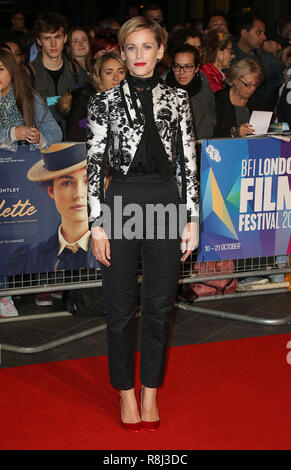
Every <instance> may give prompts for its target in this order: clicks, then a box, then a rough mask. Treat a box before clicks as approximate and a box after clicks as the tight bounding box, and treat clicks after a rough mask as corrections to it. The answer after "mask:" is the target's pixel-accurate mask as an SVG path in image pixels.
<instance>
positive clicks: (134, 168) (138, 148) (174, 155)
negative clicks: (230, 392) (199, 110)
mask: <svg viewBox="0 0 291 470" xmlns="http://www.w3.org/2000/svg"><path fill="white" fill-rule="evenodd" d="M164 43H165V41H164V31H163V29H162V28H161V26H160V25H159V24H157V23H156V22H151V21H148V20H146V19H145V18H143V17H136V18H132V19H130V20H129V21H127V22H126V23H125V24H124V25H123V26H122V27H121V29H120V31H119V44H120V48H121V55H122V58H123V59H124V60H125V62H126V65H127V69H128V73H127V75H126V78H125V79H124V80H123V81H122V82H121V83H120V84H119V85H118V86H116V87H115V88H112V89H111V90H109V91H106V92H103V93H97V94H95V95H94V96H93V97H91V99H90V102H89V105H88V128H87V173H88V216H89V225H90V228H91V230H92V251H93V254H94V255H95V257H96V259H97V260H98V261H99V262H100V263H101V265H102V275H103V287H104V298H105V306H106V316H107V336H108V363H109V374H110V381H111V384H112V386H113V387H114V388H116V389H118V390H120V405H121V422H122V426H123V428H125V429H127V430H128V431H132V432H138V431H139V430H140V429H141V427H143V428H144V429H147V430H149V431H155V430H156V429H157V428H158V426H159V424H160V420H159V412H158V407H157V401H156V398H157V389H158V387H160V386H161V385H162V383H163V379H164V372H165V364H166V356H167V333H168V326H169V320H170V314H171V312H172V309H173V305H174V300H175V295H176V290H177V286H178V279H179V272H180V261H181V260H182V261H185V260H186V259H187V257H188V256H189V255H190V253H191V252H192V250H193V249H194V248H195V247H196V246H197V244H198V211H199V202H198V184H197V174H196V156H195V141H194V132H193V126H192V117H191V107H190V103H189V98H188V94H187V92H185V91H184V90H178V89H175V88H170V87H168V86H167V85H161V84H160V83H159V80H158V76H157V73H156V70H155V67H156V64H157V61H158V60H160V59H161V58H162V57H163V52H164ZM107 164H109V167H110V183H109V186H108V189H107V191H106V197H105V199H104V190H105V177H106V167H107ZM121 200H122V204H121V203H120V201H121ZM130 204H131V205H130ZM133 204H134V206H133ZM157 204H160V205H161V204H162V207H164V208H166V206H168V205H171V208H173V207H174V208H175V209H176V211H178V209H179V207H181V206H182V207H184V209H185V211H184V212H185V218H184V221H185V222H184V229H183V230H182V233H181V238H182V244H181V239H180V237H179V234H178V236H175V237H173V236H172V235H171V233H173V232H172V230H173V226H174V225H175V224H177V218H175V217H172V216H171V215H169V217H165V220H166V222H165V224H164V226H163V227H164V228H165V235H166V236H163V234H162V235H161V227H162V224H163V220H162V218H164V217H159V215H158V220H157V222H154V223H153V224H152V225H151V224H150V220H149V217H146V215H147V214H146V211H147V209H148V208H149V207H153V206H154V205H157ZM108 207H109V208H110V211H111V212H110V217H109V215H108V214H109V211H108ZM137 207H138V208H139V211H137ZM160 207H161V206H160ZM133 208H134V209H133ZM130 209H133V210H134V211H135V215H136V214H137V212H138V213H139V215H140V214H141V216H140V218H139V222H138V223H137V224H136V220H137V217H135V218H134V222H135V231H134V232H135V236H134V237H132V236H131V234H128V233H127V232H128V228H129V226H131V227H133V225H134V224H133V223H132V218H131V217H132V212H130ZM164 212H166V211H164ZM174 212H175V211H174ZM174 212H172V214H173V213H174ZM169 214H170V211H169ZM163 215H164V214H163ZM186 216H187V219H186ZM109 219H110V220H109ZM110 223H111V236H110V234H109V233H107V232H109V230H108V228H107V227H109V226H110ZM136 225H138V227H137V226H136ZM149 225H150V227H149ZM120 227H122V228H123V229H120ZM106 230H107V232H106ZM152 231H154V232H155V236H154V237H153V236H152ZM148 233H149V234H150V235H149V236H147V235H148ZM181 251H182V257H181ZM140 258H141V262H142V296H141V309H142V321H141V341H140V353H141V359H140V380H141V383H142V385H143V386H142V388H141V393H140V401H141V410H140V411H139V408H138V403H137V400H136V395H135V388H134V323H135V322H134V320H135V314H136V302H137V287H138V267H139V259H140Z"/></svg>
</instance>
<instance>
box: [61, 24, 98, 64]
mask: <svg viewBox="0 0 291 470" xmlns="http://www.w3.org/2000/svg"><path fill="white" fill-rule="evenodd" d="M67 54H68V57H69V59H71V60H72V61H76V62H78V64H79V65H80V66H81V67H83V69H85V70H86V71H87V72H88V73H91V69H92V59H91V38H90V35H89V33H87V31H85V29H83V28H81V27H80V26H74V27H73V28H71V29H70V31H69V32H68V40H67Z"/></svg>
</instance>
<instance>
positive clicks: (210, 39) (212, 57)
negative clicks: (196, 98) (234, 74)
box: [201, 30, 234, 93]
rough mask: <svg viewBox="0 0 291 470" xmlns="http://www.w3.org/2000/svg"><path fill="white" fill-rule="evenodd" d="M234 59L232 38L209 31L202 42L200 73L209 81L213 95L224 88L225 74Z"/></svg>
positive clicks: (228, 35)
mask: <svg viewBox="0 0 291 470" xmlns="http://www.w3.org/2000/svg"><path fill="white" fill-rule="evenodd" d="M233 58H234V53H233V50H232V36H231V35H230V34H223V33H221V32H219V31H216V30H211V31H209V32H208V33H207V34H206V35H205V37H204V42H203V64H204V65H203V66H202V67H201V70H202V72H203V73H204V74H205V75H206V77H207V78H208V81H209V85H210V88H211V89H212V91H213V93H216V92H217V91H219V90H222V89H223V88H225V79H226V73H225V71H227V70H228V69H229V67H230V63H231V61H232V59H233Z"/></svg>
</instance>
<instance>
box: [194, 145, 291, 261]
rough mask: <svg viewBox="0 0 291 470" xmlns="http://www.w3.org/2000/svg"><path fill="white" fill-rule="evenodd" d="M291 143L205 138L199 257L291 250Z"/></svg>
mask: <svg viewBox="0 0 291 470" xmlns="http://www.w3.org/2000/svg"><path fill="white" fill-rule="evenodd" d="M290 188H291V143H290V142H284V141H283V140H279V139H276V138H271V137H270V138H248V139H233V140H232V139H228V140H224V139H217V140H208V141H203V144H202V151H201V203H200V204H201V205H200V207H201V217H200V247H199V255H198V259H199V261H207V260H220V259H222V260H223V259H240V258H253V257H262V256H272V255H285V254H290V253H291V192H290Z"/></svg>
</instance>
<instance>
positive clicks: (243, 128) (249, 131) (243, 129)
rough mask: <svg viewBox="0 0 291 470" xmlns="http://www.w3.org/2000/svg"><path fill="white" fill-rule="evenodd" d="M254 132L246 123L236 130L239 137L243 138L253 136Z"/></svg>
mask: <svg viewBox="0 0 291 470" xmlns="http://www.w3.org/2000/svg"><path fill="white" fill-rule="evenodd" d="M254 132H255V129H254V128H253V126H252V125H251V124H249V123H248V122H246V123H244V124H241V126H239V129H238V133H239V135H240V137H245V136H246V135H250V134H253V133H254Z"/></svg>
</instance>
